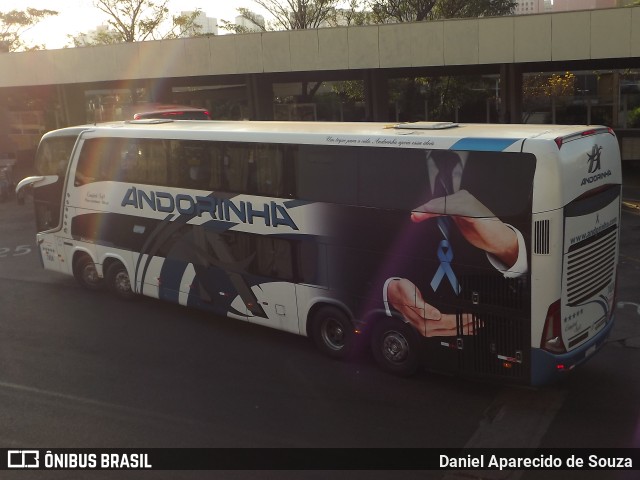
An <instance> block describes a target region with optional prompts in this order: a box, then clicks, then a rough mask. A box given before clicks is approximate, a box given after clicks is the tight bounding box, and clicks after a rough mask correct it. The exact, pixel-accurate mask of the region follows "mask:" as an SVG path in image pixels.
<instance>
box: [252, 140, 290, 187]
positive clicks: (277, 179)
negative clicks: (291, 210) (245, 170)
mask: <svg viewBox="0 0 640 480" xmlns="http://www.w3.org/2000/svg"><path fill="white" fill-rule="evenodd" d="M283 180H284V168H283V155H282V147H280V146H279V145H260V146H258V147H257V148H256V192H255V193H257V194H259V195H269V196H272V197H279V196H282V195H283V193H284V181H283Z"/></svg>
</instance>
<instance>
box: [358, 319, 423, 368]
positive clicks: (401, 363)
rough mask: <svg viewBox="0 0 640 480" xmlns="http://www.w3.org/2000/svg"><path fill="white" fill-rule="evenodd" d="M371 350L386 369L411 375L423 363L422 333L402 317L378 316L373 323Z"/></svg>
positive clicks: (379, 363) (380, 364)
mask: <svg viewBox="0 0 640 480" xmlns="http://www.w3.org/2000/svg"><path fill="white" fill-rule="evenodd" d="M371 352H372V354H373V357H374V358H375V360H376V362H377V363H378V365H379V366H380V367H381V368H382V369H383V370H384V371H386V372H388V373H393V374H395V375H398V376H403V377H408V376H411V375H413V374H414V373H416V371H417V370H418V368H419V367H420V364H421V359H422V355H421V353H420V352H421V338H420V334H419V333H418V331H417V330H416V329H415V328H414V327H413V326H412V325H411V324H409V323H407V322H405V321H404V320H403V319H401V318H397V317H386V316H385V317H378V318H376V319H375V321H374V323H373V325H372V330H371Z"/></svg>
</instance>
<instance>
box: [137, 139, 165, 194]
mask: <svg viewBox="0 0 640 480" xmlns="http://www.w3.org/2000/svg"><path fill="white" fill-rule="evenodd" d="M142 147H143V148H142V152H143V157H144V160H143V161H144V162H145V163H146V179H145V181H144V183H151V184H154V185H162V186H165V185H166V184H167V146H166V145H165V142H163V141H162V140H148V141H146V142H144V144H142Z"/></svg>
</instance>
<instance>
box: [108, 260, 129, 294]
mask: <svg viewBox="0 0 640 480" xmlns="http://www.w3.org/2000/svg"><path fill="white" fill-rule="evenodd" d="M105 278H106V280H107V286H108V287H109V290H111V291H112V292H113V293H114V294H115V295H116V296H117V297H118V298H121V299H123V300H132V299H134V298H135V297H136V293H135V292H134V291H133V289H132V288H131V280H130V278H129V272H128V271H127V269H126V268H125V266H124V265H123V264H122V263H120V262H114V263H112V264H111V265H109V268H107V274H106V275H105Z"/></svg>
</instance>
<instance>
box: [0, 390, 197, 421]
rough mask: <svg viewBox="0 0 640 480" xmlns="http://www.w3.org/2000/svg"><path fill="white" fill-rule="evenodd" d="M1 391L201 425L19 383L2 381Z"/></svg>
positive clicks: (119, 412) (119, 413)
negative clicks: (28, 394)
mask: <svg viewBox="0 0 640 480" xmlns="http://www.w3.org/2000/svg"><path fill="white" fill-rule="evenodd" d="M0 389H7V390H13V391H16V392H21V393H30V394H36V395H38V396H43V397H49V398H55V399H59V400H65V401H67V402H69V401H70V402H75V403H81V404H85V405H91V406H94V407H99V408H101V409H104V410H111V411H116V412H117V413H116V415H119V416H133V417H135V418H136V419H139V418H141V417H142V418H150V419H156V420H164V421H170V422H177V423H187V424H194V425H200V423H199V422H196V421H194V420H191V419H188V418H184V417H176V416H170V415H163V414H161V413H156V412H150V411H149V410H143V409H140V408H135V407H128V406H126V405H119V404H117V403H109V402H102V401H100V400H94V399H92V398H86V397H78V396H76V395H68V394H66V393H60V392H55V391H51V390H43V389H40V388H37V387H30V386H28V385H20V384H17V383H10V382H3V381H0ZM1 393H2V392H1V391H0V394H1Z"/></svg>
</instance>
